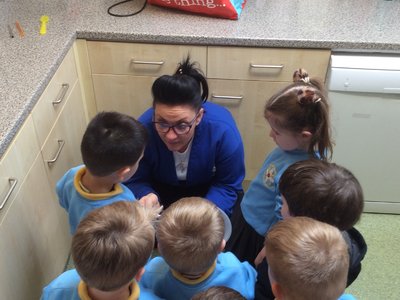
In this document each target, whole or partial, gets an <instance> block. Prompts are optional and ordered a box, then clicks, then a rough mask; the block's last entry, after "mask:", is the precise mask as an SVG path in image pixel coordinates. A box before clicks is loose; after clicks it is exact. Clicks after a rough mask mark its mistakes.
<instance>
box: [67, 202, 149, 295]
mask: <svg viewBox="0 0 400 300" xmlns="http://www.w3.org/2000/svg"><path fill="white" fill-rule="evenodd" d="M155 215H156V213H155V212H153V211H149V210H147V209H145V208H144V207H142V206H141V205H140V204H139V203H137V202H125V201H120V202H115V203H113V204H110V205H107V206H103V207H101V208H98V209H95V210H93V211H91V212H90V213H89V214H88V215H87V216H86V217H85V218H84V219H82V221H81V222H80V224H79V226H78V229H77V231H76V233H75V235H74V237H73V238H72V258H73V260H74V263H75V267H76V269H77V271H78V273H79V275H80V276H81V278H82V280H83V281H84V282H86V284H87V285H88V286H90V287H93V288H96V289H98V290H101V291H113V290H116V289H118V288H120V287H122V286H123V285H125V284H128V283H129V282H130V281H132V280H133V279H134V278H135V275H137V274H138V272H139V271H140V270H141V268H142V267H143V266H144V265H145V264H146V262H147V260H148V259H149V257H150V255H151V252H152V250H153V247H154V227H153V225H152V220H153V218H154V217H155Z"/></svg>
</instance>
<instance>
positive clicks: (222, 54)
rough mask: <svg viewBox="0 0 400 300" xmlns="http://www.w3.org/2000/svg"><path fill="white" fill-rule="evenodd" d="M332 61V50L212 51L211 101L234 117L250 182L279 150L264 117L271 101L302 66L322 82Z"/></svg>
mask: <svg viewBox="0 0 400 300" xmlns="http://www.w3.org/2000/svg"><path fill="white" fill-rule="evenodd" d="M329 58H330V51H329V50H311V49H278V48H277V49H263V48H244V47H229V48H228V47H218V46H209V47H208V56H207V77H208V82H209V84H210V98H209V99H210V101H212V102H215V103H218V104H221V105H223V106H225V107H226V108H228V109H229V110H230V111H231V113H232V115H233V117H234V118H235V121H236V123H237V126H238V128H239V131H240V133H241V136H242V139H243V143H244V150H245V165H246V177H245V180H246V181H251V180H252V179H254V178H255V176H256V175H257V173H258V171H259V170H260V168H261V166H262V164H263V162H264V160H265V158H266V156H267V154H268V153H269V152H271V151H272V149H273V148H275V147H276V145H275V143H274V141H273V140H272V139H271V138H270V137H269V131H270V127H269V125H268V123H267V121H266V120H265V118H264V106H265V103H266V102H267V100H268V99H269V98H270V97H271V96H272V95H273V94H275V93H276V92H278V91H279V90H280V89H282V88H283V87H285V86H286V85H288V84H290V83H291V82H292V76H293V71H294V70H296V69H298V68H300V67H303V68H305V69H306V70H307V71H308V72H309V74H310V75H311V76H313V77H318V78H320V79H321V80H322V81H324V80H325V77H326V72H327V69H328V64H329Z"/></svg>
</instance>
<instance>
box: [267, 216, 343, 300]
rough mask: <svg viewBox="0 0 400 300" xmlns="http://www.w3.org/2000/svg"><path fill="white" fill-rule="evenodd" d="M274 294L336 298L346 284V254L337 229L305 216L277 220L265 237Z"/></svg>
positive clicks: (328, 299)
mask: <svg viewBox="0 0 400 300" xmlns="http://www.w3.org/2000/svg"><path fill="white" fill-rule="evenodd" d="M265 250H266V257H267V261H268V265H269V273H270V274H269V275H270V281H271V286H272V290H273V291H274V294H275V296H276V297H277V298H281V297H282V295H284V298H285V299H296V300H302V299H304V300H305V299H326V300H334V299H335V300H336V299H338V298H339V297H340V295H341V294H342V293H343V291H344V289H345V287H346V281H347V272H348V265H349V255H348V250H347V245H346V243H345V241H344V240H343V237H342V235H341V233H340V231H339V230H338V229H337V228H335V227H333V226H331V225H329V224H326V223H322V222H319V221H316V220H313V219H311V218H307V217H294V218H289V219H286V220H284V221H281V222H279V223H277V224H276V225H275V226H274V227H273V228H272V229H271V230H270V231H269V232H268V234H267V236H266V239H265Z"/></svg>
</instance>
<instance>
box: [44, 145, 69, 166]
mask: <svg viewBox="0 0 400 300" xmlns="http://www.w3.org/2000/svg"><path fill="white" fill-rule="evenodd" d="M57 142H58V150H57V153H56V155H55V156H54V158H53V159H49V160H46V162H47V164H48V165H51V164H54V163H55V162H56V161H57V159H58V157H59V156H60V153H61V150H62V148H63V147H64V145H65V141H64V140H57Z"/></svg>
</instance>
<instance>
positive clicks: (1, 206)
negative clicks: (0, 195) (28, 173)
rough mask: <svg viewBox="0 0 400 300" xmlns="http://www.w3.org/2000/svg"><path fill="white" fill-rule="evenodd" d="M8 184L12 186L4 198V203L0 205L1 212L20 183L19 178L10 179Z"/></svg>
mask: <svg viewBox="0 0 400 300" xmlns="http://www.w3.org/2000/svg"><path fill="white" fill-rule="evenodd" d="M8 182H9V183H10V184H11V186H10V189H9V190H8V192H7V195H6V196H5V197H4V200H3V202H1V204H0V210H2V209H3V207H4V205H5V204H6V202H7V201H8V199H9V198H10V196H11V193H12V192H13V191H14V189H15V187H16V186H17V183H18V179H17V178H9V179H8Z"/></svg>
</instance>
